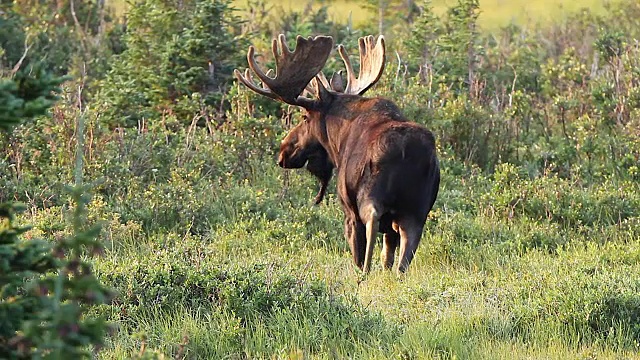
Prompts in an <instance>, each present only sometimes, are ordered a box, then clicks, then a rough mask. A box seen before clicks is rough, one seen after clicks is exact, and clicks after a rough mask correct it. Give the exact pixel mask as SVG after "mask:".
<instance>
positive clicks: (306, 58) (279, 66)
mask: <svg viewBox="0 0 640 360" xmlns="http://www.w3.org/2000/svg"><path fill="white" fill-rule="evenodd" d="M271 47H272V51H273V56H274V57H275V60H276V73H275V76H274V77H271V76H270V75H271V72H268V73H267V74H265V73H264V72H263V71H262V70H261V69H260V68H259V67H258V64H257V63H256V60H255V58H254V54H255V48H254V47H253V46H250V47H249V51H248V52H247V61H248V63H249V68H251V70H252V71H253V72H254V73H255V74H256V76H257V77H258V78H259V79H260V81H262V84H263V85H264V87H261V86H258V85H256V83H255V82H254V81H253V77H252V76H251V73H250V71H249V69H246V71H245V74H244V76H243V75H242V74H241V73H240V71H238V70H237V69H236V70H235V71H234V74H235V76H236V78H237V79H238V80H239V81H240V82H242V83H243V84H245V85H246V86H247V87H248V88H249V89H251V90H253V91H254V92H256V93H258V94H260V95H264V96H267V97H269V98H272V99H276V100H279V101H283V102H286V103H287V104H291V105H297V106H302V107H307V106H310V105H311V102H312V100H311V99H307V98H304V97H300V94H301V93H302V91H303V90H304V89H305V87H307V84H309V81H311V79H313V78H314V77H315V76H316V75H317V74H318V73H319V72H320V70H322V67H323V66H324V64H325V63H326V61H327V59H328V58H329V54H330V53H331V49H332V48H333V38H332V37H331V36H316V37H315V38H311V37H309V38H307V39H305V38H303V37H302V36H300V35H298V37H297V38H296V48H295V50H294V51H293V52H292V51H291V50H289V47H288V46H287V43H286V40H285V36H284V35H283V34H280V35H279V36H278V39H277V40H276V39H274V40H273V43H272V46H271ZM278 49H279V50H280V51H278Z"/></svg>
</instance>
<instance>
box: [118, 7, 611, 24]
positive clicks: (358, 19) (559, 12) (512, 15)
mask: <svg viewBox="0 0 640 360" xmlns="http://www.w3.org/2000/svg"><path fill="white" fill-rule="evenodd" d="M456 2H457V1H456V0H434V1H433V2H432V5H433V8H434V10H435V11H436V12H437V13H443V12H444V11H446V9H447V8H449V7H451V6H453V5H455V4H456ZM608 2H609V3H611V2H615V0H613V1H608V0H582V1H574V0H481V1H480V10H481V14H480V18H479V22H480V26H481V27H482V28H483V29H485V30H489V31H490V30H494V29H498V28H499V27H501V26H505V25H508V24H509V23H516V24H520V25H527V24H535V23H538V22H541V23H546V22H549V21H551V20H559V19H562V18H564V17H566V16H567V15H569V14H571V13H575V12H577V11H579V10H580V9H589V10H590V11H592V12H595V13H599V12H601V11H603V10H604V9H605V4H606V3H608ZM106 3H107V5H108V6H111V8H112V9H114V11H115V13H116V14H117V15H122V14H124V13H126V11H127V8H128V6H130V5H129V4H128V3H127V2H126V1H124V0H107V2H106ZM266 3H267V8H269V7H270V8H272V9H273V11H292V10H295V11H303V10H304V9H306V8H307V7H309V6H311V7H312V8H313V9H319V8H320V7H321V6H327V7H328V14H329V17H330V19H333V20H335V21H337V22H343V23H347V22H348V21H351V22H352V24H353V25H354V26H356V27H357V26H360V25H362V24H364V23H367V22H370V21H376V16H377V14H375V13H374V12H373V11H371V10H370V9H369V8H368V7H367V6H364V5H363V4H364V1H353V0H351V1H350V0H343V1H295V0H266ZM417 3H418V4H420V3H421V2H420V1H417ZM232 4H233V5H234V6H235V7H236V8H238V9H239V10H240V11H246V10H247V8H248V4H249V1H248V0H234V1H232Z"/></svg>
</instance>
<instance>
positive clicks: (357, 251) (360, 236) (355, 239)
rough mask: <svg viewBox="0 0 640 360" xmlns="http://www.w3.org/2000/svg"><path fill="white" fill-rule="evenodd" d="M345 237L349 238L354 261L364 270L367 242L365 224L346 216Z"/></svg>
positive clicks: (348, 241)
mask: <svg viewBox="0 0 640 360" xmlns="http://www.w3.org/2000/svg"><path fill="white" fill-rule="evenodd" d="M344 237H345V238H346V239H347V243H348V244H349V249H350V250H351V255H352V256H353V263H354V264H356V266H357V267H358V268H359V269H361V270H362V267H363V266H364V256H365V247H366V243H367V238H366V235H365V227H364V225H363V224H362V223H361V222H359V221H356V220H352V219H349V218H347V217H345V219H344Z"/></svg>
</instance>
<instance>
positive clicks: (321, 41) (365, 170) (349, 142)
mask: <svg viewBox="0 0 640 360" xmlns="http://www.w3.org/2000/svg"><path fill="white" fill-rule="evenodd" d="M359 45H360V71H359V74H358V75H357V76H356V74H355V73H354V71H353V68H352V66H351V62H350V59H349V56H348V55H347V52H346V50H345V48H344V47H343V46H342V45H340V46H338V52H339V54H340V57H341V58H342V60H343V62H344V64H345V67H346V83H345V79H344V77H343V76H342V75H341V73H336V74H334V76H333V77H332V78H331V80H330V81H328V80H327V79H326V78H325V77H324V75H323V74H322V72H321V70H322V68H323V67H324V64H325V62H326V61H327V59H328V57H329V55H330V53H331V51H332V49H333V38H331V37H330V36H316V37H314V38H312V37H309V38H303V37H301V36H298V37H297V38H296V48H295V50H294V51H291V50H290V49H289V48H288V46H287V44H286V39H285V37H284V35H280V36H279V37H278V38H277V39H274V40H273V43H272V52H273V55H274V57H275V61H276V71H275V75H272V74H271V71H269V72H268V73H265V72H264V71H262V70H261V69H260V67H259V66H258V64H257V63H256V60H255V57H254V54H255V49H254V48H253V47H252V46H251V47H249V51H248V53H247V60H248V64H249V68H250V69H251V71H252V72H253V73H254V74H255V75H256V76H257V77H258V78H259V79H260V81H261V82H262V86H259V85H258V84H256V82H255V81H254V79H253V76H252V75H251V71H250V70H249V69H246V70H245V73H244V75H243V74H242V73H241V72H239V71H238V70H236V71H235V75H236V77H237V78H238V80H239V81H240V82H242V83H243V84H244V85H246V86H247V87H248V88H249V89H251V90H252V91H254V92H256V93H258V94H261V95H264V96H267V97H269V98H272V99H275V100H277V101H281V102H285V103H287V104H290V105H294V106H299V107H301V108H303V109H304V110H305V111H304V115H303V118H304V120H303V121H301V122H300V123H298V124H297V125H296V126H295V127H294V128H293V129H292V130H291V131H290V133H289V134H288V135H287V137H286V138H285V141H283V144H282V147H281V150H280V154H279V160H278V162H279V165H280V166H282V167H284V168H301V167H303V166H305V164H307V165H308V163H309V161H311V159H316V160H314V161H319V160H317V159H321V158H322V157H323V156H325V159H327V158H326V157H328V159H327V161H328V163H326V165H327V167H326V168H324V169H325V171H326V169H328V168H329V164H330V166H331V170H333V166H335V167H336V169H337V192H338V198H339V199H340V202H341V204H342V208H343V211H344V215H345V219H344V227H345V228H344V232H345V238H346V239H347V241H348V243H349V246H350V249H351V253H352V255H353V260H354V262H355V264H356V265H357V266H358V267H359V268H360V269H362V270H363V272H364V273H365V274H366V273H368V272H369V271H370V269H371V261H372V257H373V250H374V247H375V240H376V235H377V233H378V232H381V233H383V234H384V236H383V245H382V255H381V259H382V263H383V266H384V267H385V268H387V269H391V268H392V267H393V263H394V256H395V252H396V249H397V248H398V247H399V248H400V250H399V264H398V271H399V272H405V271H406V270H407V269H408V267H409V264H410V263H411V261H412V259H413V257H414V254H415V252H416V249H417V247H418V244H419V242H420V238H421V235H422V231H423V228H424V224H425V222H426V218H427V215H428V214H429V211H431V208H432V207H433V204H434V202H435V200H436V197H437V195H438V189H439V185H440V168H439V162H438V158H437V155H436V147H435V139H434V136H433V134H432V133H431V132H430V131H429V130H428V129H426V128H425V127H423V126H421V125H418V124H416V123H413V122H409V121H408V120H407V119H406V118H405V117H404V115H402V113H401V111H400V110H399V109H398V107H397V106H396V105H395V104H394V103H393V102H391V101H389V100H386V99H383V98H366V97H363V96H362V95H363V94H364V93H365V92H366V91H367V90H368V89H369V88H370V87H371V86H373V85H374V84H375V83H376V82H377V81H378V80H379V79H380V76H381V75H382V72H383V70H384V55H385V44H384V38H383V37H382V36H380V37H378V40H377V41H375V39H374V37H373V36H367V37H363V38H360V39H359ZM305 90H306V91H305ZM307 93H311V94H312V97H311V98H310V97H308V96H305V94H307ZM308 169H309V167H308ZM309 170H310V171H311V172H312V173H314V171H315V170H313V169H309ZM318 174H321V175H320V176H318ZM318 174H315V175H316V176H317V177H319V178H321V177H322V176H325V177H326V176H327V172H324V173H322V171H319V172H318ZM330 177H331V172H329V173H328V178H330ZM321 182H322V178H321ZM322 191H323V190H322V188H321V191H320V192H319V194H318V195H321V194H322V195H324V194H323V192H322ZM320 200H321V199H320Z"/></svg>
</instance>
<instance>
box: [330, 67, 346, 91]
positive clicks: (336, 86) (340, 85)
mask: <svg viewBox="0 0 640 360" xmlns="http://www.w3.org/2000/svg"><path fill="white" fill-rule="evenodd" d="M331 88H332V89H333V91H335V92H340V93H343V92H344V88H345V86H344V76H343V75H342V70H340V71H338V72H334V73H333V76H332V77H331Z"/></svg>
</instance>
